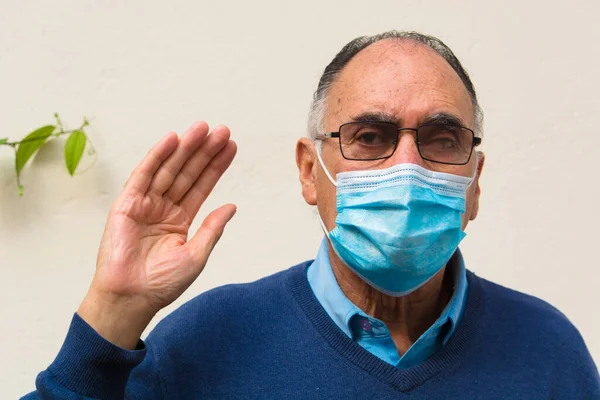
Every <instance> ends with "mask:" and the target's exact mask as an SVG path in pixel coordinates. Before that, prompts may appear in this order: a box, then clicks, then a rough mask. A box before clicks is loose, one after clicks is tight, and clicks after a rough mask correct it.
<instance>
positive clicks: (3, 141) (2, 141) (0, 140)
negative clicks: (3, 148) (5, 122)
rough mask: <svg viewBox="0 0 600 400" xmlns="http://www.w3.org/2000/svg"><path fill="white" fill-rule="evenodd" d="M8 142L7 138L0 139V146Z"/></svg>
mask: <svg viewBox="0 0 600 400" xmlns="http://www.w3.org/2000/svg"><path fill="white" fill-rule="evenodd" d="M6 142H8V138H4V139H0V144H4V143H6Z"/></svg>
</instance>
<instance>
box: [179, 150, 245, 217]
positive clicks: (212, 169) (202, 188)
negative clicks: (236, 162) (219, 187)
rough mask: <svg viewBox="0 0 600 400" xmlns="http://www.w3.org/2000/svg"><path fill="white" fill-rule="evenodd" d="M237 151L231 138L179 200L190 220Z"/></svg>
mask: <svg viewBox="0 0 600 400" xmlns="http://www.w3.org/2000/svg"><path fill="white" fill-rule="evenodd" d="M236 152H237V145H236V144H235V142H234V141H233V140H230V141H229V142H228V143H227V145H226V146H225V148H224V149H223V150H221V152H220V153H219V154H217V155H216V156H215V158H213V159H212V160H211V161H210V163H209V164H208V165H207V166H206V168H205V169H204V171H202V173H201V174H200V176H199V177H198V179H196V182H194V184H193V185H192V187H191V188H190V190H188V192H187V193H186V194H185V196H183V198H182V199H181V201H180V202H179V204H180V205H181V208H182V209H183V210H184V212H185V213H186V214H187V216H188V218H189V221H190V222H191V221H193V220H194V218H195V217H196V214H197V213H198V210H199V209H200V206H201V205H202V203H204V201H205V200H206V198H207V197H208V195H209V194H210V192H211V191H212V190H213V188H214V187H215V185H216V184H217V182H218V181H219V179H220V178H221V176H222V175H223V173H224V172H225V171H226V170H227V168H229V166H230V165H231V161H233V158H234V157H235V153H236Z"/></svg>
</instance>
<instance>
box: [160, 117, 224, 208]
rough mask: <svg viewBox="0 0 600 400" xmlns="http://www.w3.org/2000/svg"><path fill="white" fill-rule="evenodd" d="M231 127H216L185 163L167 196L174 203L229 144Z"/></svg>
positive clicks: (166, 193)
mask: <svg viewBox="0 0 600 400" xmlns="http://www.w3.org/2000/svg"><path fill="white" fill-rule="evenodd" d="M229 136H230V133H229V128H227V127H226V126H223V125H221V126H218V127H215V128H214V129H213V130H212V132H211V133H210V134H209V135H208V137H207V138H206V140H205V141H204V143H203V144H202V146H200V147H199V148H198V149H197V150H196V152H195V153H194V154H193V155H192V157H191V158H190V159H189V160H188V161H187V162H186V163H185V164H184V166H183V168H181V171H179V173H178V174H177V176H176V177H175V180H174V181H173V183H172V184H171V187H170V188H169V190H167V191H166V192H165V196H167V197H168V198H170V199H171V200H172V201H173V203H177V202H178V201H179V200H181V198H182V197H183V196H184V195H185V194H186V193H187V191H188V190H189V189H190V187H192V185H193V184H194V182H196V180H197V179H198V177H199V176H200V174H201V173H202V171H204V168H205V167H206V166H207V165H208V163H209V162H210V161H211V160H212V159H213V158H214V157H215V156H216V155H217V154H219V152H220V151H221V150H223V148H224V147H225V146H226V145H227V143H228V141H229Z"/></svg>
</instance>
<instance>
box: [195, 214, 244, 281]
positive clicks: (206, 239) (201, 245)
mask: <svg viewBox="0 0 600 400" xmlns="http://www.w3.org/2000/svg"><path fill="white" fill-rule="evenodd" d="M236 211H237V208H236V206H235V205H234V204H225V205H224V206H221V207H219V208H217V209H216V210H214V211H213V212H211V213H210V214H208V216H207V217H206V219H205V220H204V221H203V222H202V225H201V226H200V228H199V229H198V231H197V232H196V233H195V234H194V236H193V237H192V238H191V239H190V240H189V241H188V242H187V243H186V244H185V245H186V246H187V247H188V251H189V253H190V256H191V257H192V260H193V261H194V265H195V266H198V268H199V270H198V271H196V273H197V274H199V273H200V272H202V269H203V268H204V265H205V264H206V261H207V260H208V256H209V255H210V253H211V252H212V250H213V248H214V247H215V245H216V244H217V242H218V241H219V239H220V238H221V235H222V234H223V230H224V229H225V225H226V224H227V223H228V222H229V221H230V220H231V218H233V216H234V215H235V212H236Z"/></svg>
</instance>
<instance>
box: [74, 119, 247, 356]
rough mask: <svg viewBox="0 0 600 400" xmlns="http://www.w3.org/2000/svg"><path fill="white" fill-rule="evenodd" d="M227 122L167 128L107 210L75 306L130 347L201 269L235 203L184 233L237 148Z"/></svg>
mask: <svg viewBox="0 0 600 400" xmlns="http://www.w3.org/2000/svg"><path fill="white" fill-rule="evenodd" d="M229 136H230V134H229V129H228V128H227V127H225V126H219V127H216V128H214V129H213V131H212V132H210V134H209V133H208V126H207V125H206V123H204V122H198V123H196V124H194V125H193V126H192V127H191V128H190V129H189V130H188V131H187V132H186V133H185V134H184V135H183V136H181V138H178V137H177V135H176V134H174V133H170V134H168V135H167V136H165V137H164V138H163V139H162V140H161V141H160V142H159V143H157V144H156V145H155V146H154V147H153V148H152V149H151V150H150V152H149V153H148V155H147V156H146V157H145V158H144V159H143V160H142V162H141V163H140V164H139V165H138V166H137V168H136V169H135V170H134V171H133V173H132V174H131V176H130V177H129V180H128V181H127V183H126V185H125V188H124V189H123V191H122V193H121V194H120V195H119V197H118V198H117V199H116V200H115V202H114V203H113V205H112V207H111V210H110V212H109V216H108V220H107V223H106V229H105V231H104V235H103V237H102V240H101V243H100V249H99V252H98V260H97V265H96V274H95V276H94V279H93V281H92V284H91V286H90V290H89V291H88V294H87V295H86V297H85V299H84V301H83V302H82V304H81V306H80V308H79V310H78V313H79V315H80V316H81V317H82V318H83V319H84V320H85V321H86V322H87V323H89V324H90V325H91V326H92V327H93V328H94V329H95V330H96V331H97V332H98V333H99V334H100V335H102V336H103V337H104V338H106V339H107V340H109V341H111V342H113V343H114V344H116V345H118V346H121V347H124V348H133V347H134V346H135V344H136V343H137V340H138V338H139V337H140V335H141V333H142V332H143V330H144V329H145V327H146V326H147V325H148V323H149V322H150V320H151V319H152V317H153V316H154V315H155V314H156V312H157V311H159V310H160V309H161V308H163V307H165V306H167V305H169V304H170V303H171V302H173V301H174V300H175V299H177V297H179V296H180V295H181V294H182V293H183V292H184V291H185V290H186V289H187V288H188V287H189V286H190V285H191V284H192V282H194V280H195V279H196V278H197V277H198V275H199V274H200V273H201V272H202V270H203V269H204V266H205V265H206V261H207V259H208V256H209V255H210V253H211V251H212V249H213V248H214V246H215V244H216V242H217V241H218V239H219V237H220V236H221V234H222V233H223V229H224V228H225V224H227V222H228V221H229V220H230V219H231V218H232V217H233V215H234V214H235V211H236V208H235V206H234V205H233V204H226V205H224V206H222V207H220V208H218V209H216V210H214V211H213V212H212V213H210V214H209V215H208V216H207V217H206V219H205V220H204V222H203V223H202V225H201V227H200V229H199V230H198V231H197V232H196V233H195V234H194V236H193V237H192V238H191V239H190V240H189V241H188V240H187V238H188V231H189V228H190V225H191V223H192V221H193V220H194V217H195V216H196V214H197V213H198V210H199V209H200V206H201V205H202V203H204V201H205V200H206V198H207V197H208V195H209V194H210V192H211V191H212V189H213V188H214V186H215V184H216V183H217V181H218V180H219V179H220V178H221V176H222V175H223V173H224V172H225V170H226V169H227V168H228V167H229V165H230V164H231V161H232V160H233V158H234V156H235V153H236V145H235V142H233V141H231V140H230V139H229Z"/></svg>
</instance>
